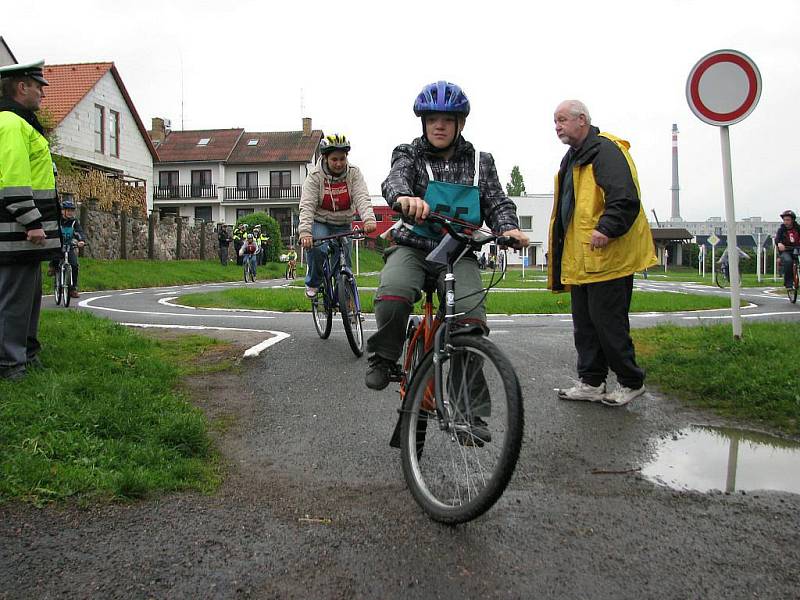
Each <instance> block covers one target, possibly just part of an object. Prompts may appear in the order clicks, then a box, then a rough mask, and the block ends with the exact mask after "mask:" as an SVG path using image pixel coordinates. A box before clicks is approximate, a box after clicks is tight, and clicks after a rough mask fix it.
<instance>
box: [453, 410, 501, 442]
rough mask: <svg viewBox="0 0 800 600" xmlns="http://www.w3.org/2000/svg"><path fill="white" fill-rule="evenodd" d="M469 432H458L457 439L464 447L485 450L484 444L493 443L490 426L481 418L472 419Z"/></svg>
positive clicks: (468, 425)
mask: <svg viewBox="0 0 800 600" xmlns="http://www.w3.org/2000/svg"><path fill="white" fill-rule="evenodd" d="M467 427H468V428H469V429H468V430H462V431H458V432H457V434H456V437H457V438H458V443H459V444H461V445H462V446H477V447H478V448H483V445H484V444H488V443H489V442H491V441H492V433H491V432H490V431H489V424H488V423H487V422H486V421H484V420H483V419H481V418H480V417H472V418H471V419H470V420H469V423H468V424H467Z"/></svg>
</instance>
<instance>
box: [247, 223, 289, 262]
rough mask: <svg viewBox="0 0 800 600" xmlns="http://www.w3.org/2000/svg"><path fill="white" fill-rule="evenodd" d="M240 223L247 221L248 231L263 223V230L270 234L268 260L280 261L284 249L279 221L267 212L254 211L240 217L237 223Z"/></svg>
mask: <svg viewBox="0 0 800 600" xmlns="http://www.w3.org/2000/svg"><path fill="white" fill-rule="evenodd" d="M239 223H247V225H248V226H249V229H248V231H252V230H253V226H254V225H261V230H262V231H264V232H266V234H267V236H269V243H268V244H267V262H278V259H279V257H280V255H281V254H283V250H284V248H283V240H281V226H280V225H279V224H278V222H277V221H276V220H275V219H273V218H272V217H270V216H269V215H268V214H267V213H265V212H254V213H250V214H249V215H246V216H244V217H241V218H240V219H238V220H237V221H236V224H237V225H238V224H239Z"/></svg>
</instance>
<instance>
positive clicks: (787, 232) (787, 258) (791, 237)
mask: <svg viewBox="0 0 800 600" xmlns="http://www.w3.org/2000/svg"><path fill="white" fill-rule="evenodd" d="M781 219H783V223H782V224H781V226H780V227H778V232H777V233H776V234H775V244H776V245H777V247H778V252H780V253H781V267H782V268H783V285H784V286H786V289H787V290H792V289H794V279H793V277H792V262H793V261H794V258H793V256H792V250H794V249H795V248H798V247H800V227H798V225H797V215H796V214H795V213H794V211H793V210H785V211H783V212H782V213H781Z"/></svg>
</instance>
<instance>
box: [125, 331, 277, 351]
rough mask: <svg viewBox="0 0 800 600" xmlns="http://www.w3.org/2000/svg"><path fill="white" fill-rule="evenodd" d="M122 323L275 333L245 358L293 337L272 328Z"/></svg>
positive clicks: (252, 349) (253, 348) (251, 348)
mask: <svg viewBox="0 0 800 600" xmlns="http://www.w3.org/2000/svg"><path fill="white" fill-rule="evenodd" d="M120 325H126V326H128V327H141V328H143V329H148V328H152V329H193V330H204V329H215V330H221V331H250V332H254V333H271V334H272V335H273V337H271V338H269V339H266V340H264V341H263V342H260V343H258V344H256V345H255V346H251V347H250V348H248V349H247V350H245V351H244V354H243V355H242V356H243V357H244V358H255V357H256V356H258V355H259V354H261V353H262V352H263V351H264V350H266V349H267V348H269V347H270V346H274V345H275V344H277V343H278V342H282V341H283V340H285V339H287V338H289V337H291V336H290V335H289V334H288V333H286V332H285V331H273V330H271V329H245V328H240V327H208V326H206V325H159V324H156V323H120Z"/></svg>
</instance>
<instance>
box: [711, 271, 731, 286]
mask: <svg viewBox="0 0 800 600" xmlns="http://www.w3.org/2000/svg"><path fill="white" fill-rule="evenodd" d="M714 281H716V283H717V287H721V288H726V287H728V285H729V284H730V282H729V281H728V278H727V277H726V276H725V273H720V272H719V271H717V274H716V275H715V276H714Z"/></svg>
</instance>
